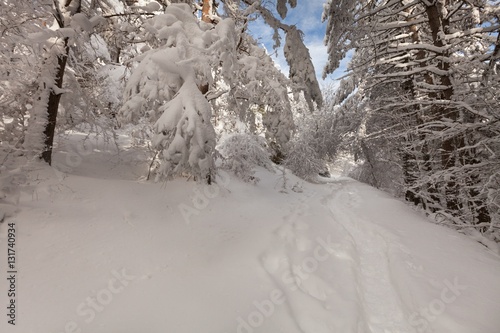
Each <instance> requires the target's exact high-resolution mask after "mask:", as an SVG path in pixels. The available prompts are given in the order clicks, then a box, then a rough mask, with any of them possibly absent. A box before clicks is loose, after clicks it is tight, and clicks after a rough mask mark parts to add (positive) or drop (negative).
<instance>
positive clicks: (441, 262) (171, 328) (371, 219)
mask: <svg viewBox="0 0 500 333" xmlns="http://www.w3.org/2000/svg"><path fill="white" fill-rule="evenodd" d="M82 138H83V136H82V135H81V134H79V133H72V134H71V135H70V136H69V137H68V138H67V139H66V140H65V142H66V144H65V145H59V147H58V148H57V152H56V154H55V159H54V160H55V162H56V167H57V168H58V169H59V170H60V171H55V170H54V169H53V168H50V167H48V166H45V165H42V164H39V165H34V166H32V170H33V171H31V172H30V173H29V175H28V183H29V187H28V186H25V187H23V188H21V194H20V197H19V204H18V208H19V211H18V212H17V213H16V214H15V215H14V216H13V217H9V218H7V219H6V221H4V222H3V223H2V224H0V242H1V250H0V253H2V255H0V262H1V263H2V265H1V267H5V265H4V263H5V260H6V252H7V251H6V230H7V228H6V226H7V223H15V226H16V246H17V269H18V281H17V291H18V294H17V296H16V304H17V306H18V307H17V311H18V312H17V317H16V325H15V326H12V325H8V324H7V319H8V317H6V316H5V314H6V313H7V310H6V306H7V305H6V304H3V305H2V308H3V309H4V310H3V311H4V314H3V315H2V317H3V319H2V320H1V321H0V331H1V332H9V333H10V332H23V333H25V332H37V333H49V332H50V333H53V332H58V333H61V332H92V333H118V332H120V333H137V332H143V333H156V332H158V333H160V332H161V333H164V332H176V333H183V332H186V333H192V332H237V333H254V332H288V333H299V332H302V333H326V332H342V333H368V332H370V333H388V332H391V333H395V332H401V333H403V332H404V333H412V332H426V333H427V332H429V333H431V332H436V333H497V332H498V329H499V327H500V318H499V316H498V314H499V313H500V301H499V299H500V285H499V283H498V281H499V280H498V278H499V276H500V258H499V256H498V255H496V254H494V253H492V252H490V251H489V250H487V249H486V248H485V247H483V246H481V245H480V244H478V243H476V242H474V241H472V240H470V239H469V238H466V237H465V236H463V235H460V234H458V233H456V232H455V231H453V230H449V229H446V228H443V227H440V226H437V225H434V224H432V223H430V222H429V221H428V220H426V219H425V218H423V217H422V216H421V215H419V214H417V213H416V212H414V211H412V210H411V209H410V208H408V207H407V206H406V205H405V204H404V203H402V202H399V201H397V200H395V199H393V198H391V197H390V196H389V195H387V194H385V193H383V192H380V191H378V190H375V189H373V188H371V187H369V186H367V185H364V184H361V183H358V182H355V181H353V180H351V179H349V178H343V177H334V178H331V179H326V178H323V179H321V180H322V182H323V184H304V185H303V186H302V192H301V193H297V192H294V191H288V193H283V191H280V190H281V188H280V177H281V175H280V174H279V173H276V174H275V173H272V172H270V171H268V170H266V169H264V168H257V170H256V176H258V177H259V178H260V180H261V181H260V182H259V183H257V184H256V185H251V184H247V183H245V182H242V181H240V180H238V179H236V178H235V177H234V176H231V175H229V174H228V173H225V172H223V171H221V172H220V174H219V177H218V179H217V183H216V184H214V185H211V186H208V185H198V184H196V183H195V182H192V181H186V180H185V179H182V178H180V179H176V180H174V181H171V182H168V183H152V182H144V181H141V180H140V179H143V178H142V177H144V176H145V175H146V174H147V171H148V166H149V163H150V161H148V159H147V156H148V155H147V154H145V153H143V152H142V151H141V150H139V149H138V148H134V147H130V146H127V145H126V142H127V140H128V139H127V138H124V137H120V138H119V139H120V140H119V141H118V142H119V143H120V146H119V147H120V149H117V146H116V145H114V144H112V143H109V144H106V143H103V142H101V141H99V140H97V141H96V140H87V141H86V147H85V148H82V146H81V145H80V143H79V142H80V141H81V139H82ZM61 171H64V172H61ZM287 177H288V178H289V180H290V181H289V182H288V183H289V184H293V183H296V182H297V181H298V179H297V178H295V177H294V176H293V175H291V174H287ZM2 273H6V272H5V271H4V272H2ZM7 289H8V286H7V280H6V279H5V278H2V279H0V291H1V293H2V294H4V293H6V291H7ZM2 299H4V298H2Z"/></svg>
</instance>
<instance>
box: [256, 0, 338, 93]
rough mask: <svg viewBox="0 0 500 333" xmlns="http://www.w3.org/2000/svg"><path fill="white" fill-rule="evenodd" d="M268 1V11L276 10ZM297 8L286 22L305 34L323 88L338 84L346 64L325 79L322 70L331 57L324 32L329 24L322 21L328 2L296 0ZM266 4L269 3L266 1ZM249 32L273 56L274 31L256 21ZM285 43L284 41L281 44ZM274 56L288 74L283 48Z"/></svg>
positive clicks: (289, 14)
mask: <svg viewBox="0 0 500 333" xmlns="http://www.w3.org/2000/svg"><path fill="white" fill-rule="evenodd" d="M267 2H268V8H273V4H274V3H275V1H273V2H272V3H271V2H269V1H267ZM297 2H298V4H297V7H295V8H293V9H290V8H289V10H288V14H287V17H286V19H285V20H284V21H285V23H286V24H289V25H292V24H294V25H296V26H297V27H298V28H299V29H300V30H302V31H303V32H304V42H305V45H306V46H307V47H308V49H309V52H310V54H311V58H312V61H313V64H314V68H315V70H316V76H317V77H318V81H319V83H320V85H325V84H329V83H332V82H333V83H334V84H335V83H338V82H335V79H336V78H338V77H341V76H342V75H343V71H344V70H345V65H346V64H345V62H346V61H344V63H343V64H341V65H342V66H341V68H339V69H338V70H337V71H336V72H335V73H333V74H330V75H329V76H328V77H327V78H326V80H323V79H322V78H321V76H322V72H323V67H324V66H325V64H326V62H327V60H328V55H327V52H326V46H325V45H324V42H323V41H324V38H325V29H326V23H323V22H321V15H322V13H323V4H324V3H325V0H308V1H297ZM263 3H264V4H265V3H266V1H263ZM250 33H251V34H252V35H253V36H254V37H256V38H257V39H258V40H259V41H260V42H261V43H262V44H263V45H264V46H265V47H266V48H267V50H268V51H269V53H273V52H274V50H273V40H272V35H273V30H272V29H271V28H269V27H268V26H267V25H266V24H265V23H264V22H263V21H262V20H257V21H255V22H253V23H252V24H251V25H250ZM282 44H284V39H283V41H282ZM276 55H277V56H275V55H274V54H273V59H274V61H275V62H276V63H277V65H278V66H279V68H281V69H282V71H283V72H284V73H285V74H286V75H288V65H287V63H286V60H285V57H284V55H283V49H282V48H280V49H279V50H278V51H277V52H276Z"/></svg>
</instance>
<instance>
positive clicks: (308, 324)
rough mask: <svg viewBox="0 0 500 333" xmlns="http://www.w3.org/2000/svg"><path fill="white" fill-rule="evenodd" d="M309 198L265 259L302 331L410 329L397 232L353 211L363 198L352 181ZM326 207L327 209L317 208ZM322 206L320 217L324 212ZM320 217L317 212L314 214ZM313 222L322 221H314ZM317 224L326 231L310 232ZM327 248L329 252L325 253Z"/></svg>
mask: <svg viewBox="0 0 500 333" xmlns="http://www.w3.org/2000/svg"><path fill="white" fill-rule="evenodd" d="M330 187H331V189H332V191H331V193H329V194H327V195H325V196H324V197H323V198H321V199H320V202H321V204H322V205H323V207H321V206H317V207H312V206H310V205H309V201H311V202H312V200H311V199H312V198H313V197H315V193H305V194H306V196H305V198H302V199H301V200H300V201H299V202H298V203H297V204H296V205H294V207H295V208H294V209H293V210H292V212H291V213H290V214H288V215H286V216H284V217H283V221H284V224H283V225H282V226H281V227H280V228H278V230H276V232H275V234H276V238H277V240H276V242H275V244H273V246H272V247H271V248H270V249H269V250H268V251H267V252H266V253H265V254H264V255H263V256H262V264H263V266H264V268H265V269H266V271H267V272H268V273H269V274H270V276H271V278H272V279H273V281H274V282H275V284H276V286H277V288H279V289H280V290H282V291H283V292H284V294H285V295H286V298H287V302H286V304H287V306H288V307H289V311H290V312H291V317H292V318H293V319H294V320H295V322H296V325H297V327H298V329H299V330H300V331H301V332H304V333H328V332H343V333H410V332H415V330H414V328H413V327H411V326H410V325H409V324H408V321H407V318H408V316H407V314H406V313H405V311H404V310H403V307H402V303H401V300H400V298H399V295H398V293H397V291H396V290H395V288H394V286H393V284H392V282H391V274H390V267H389V264H390V263H389V260H390V258H389V256H388V248H389V242H390V243H391V246H398V244H397V241H396V240H395V239H394V236H392V235H391V234H389V233H388V232H386V231H384V230H383V229H382V228H381V227H379V226H377V225H375V224H373V223H371V222H370V221H369V220H368V219H366V217H363V216H360V215H359V214H358V215H357V214H356V208H357V207H360V206H361V205H362V204H363V202H362V199H361V197H360V196H359V195H358V193H356V189H355V188H353V187H349V182H348V181H338V182H336V183H333V184H331V185H330ZM325 209H326V210H327V211H329V213H326V214H324V212H321V211H320V212H319V213H317V214H315V212H316V211H318V210H325ZM321 213H323V214H322V215H323V216H326V217H323V218H321ZM315 218H317V219H315ZM312 223H323V224H325V225H324V226H321V227H320V228H317V227H315V228H311V227H310V224H312ZM317 229H320V230H324V231H326V232H325V233H324V234H313V230H316V231H315V232H316V233H318V231H317ZM326 253H328V258H325V254H326Z"/></svg>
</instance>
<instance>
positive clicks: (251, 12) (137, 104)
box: [0, 0, 500, 244]
mask: <svg viewBox="0 0 500 333" xmlns="http://www.w3.org/2000/svg"><path fill="white" fill-rule="evenodd" d="M0 4H1V6H0V22H1V25H0V31H1V35H0V109H1V116H0V203H1V205H2V209H3V210H4V211H5V212H3V213H1V214H2V217H1V218H2V219H3V215H5V214H6V212H7V211H8V206H9V205H10V206H12V205H16V203H17V201H18V197H19V195H20V194H19V193H20V191H21V190H20V189H22V188H23V186H24V187H29V184H28V179H27V178H26V176H25V175H26V174H27V173H28V172H29V171H30V170H32V168H33V165H36V163H40V161H41V163H46V164H49V165H52V167H53V168H56V169H58V170H59V171H60V172H65V169H64V167H65V166H64V165H57V163H54V160H53V158H52V157H53V155H54V154H56V153H57V149H58V144H57V143H58V142H59V143H61V142H64V140H65V137H66V135H67V133H68V132H69V131H72V130H78V131H81V132H84V133H87V134H88V135H98V136H101V137H102V138H104V139H105V140H107V141H109V142H114V140H115V138H116V136H117V133H122V134H123V133H125V134H126V135H127V136H129V137H130V138H132V140H133V142H134V144H135V145H137V146H140V147H142V149H143V150H144V151H145V152H146V153H147V154H148V159H149V170H147V177H148V179H149V180H150V181H157V182H164V181H167V182H168V181H170V180H171V179H175V178H178V177H187V178H189V179H190V180H193V181H196V182H198V183H205V184H213V183H217V180H218V174H219V171H220V170H226V171H228V172H230V173H232V174H235V175H236V176H237V177H239V178H240V179H242V180H244V181H246V182H249V183H257V182H258V181H259V177H257V176H256V174H255V171H254V169H255V167H264V168H268V169H272V168H273V165H278V166H279V167H280V168H286V169H288V170H290V171H291V172H293V173H294V174H295V175H296V176H298V177H300V178H302V179H304V180H305V181H309V182H315V179H316V178H317V176H318V174H320V173H321V174H323V175H325V174H327V170H328V166H329V165H332V164H335V163H336V162H338V161H340V160H343V159H350V160H351V161H352V165H353V166H352V168H350V169H349V170H347V171H348V172H349V176H350V177H352V178H355V179H357V180H360V181H362V182H365V183H367V184H369V185H371V186H373V187H376V188H379V189H382V190H384V191H387V192H389V193H390V194H391V195H393V196H395V197H397V198H401V199H403V200H406V202H407V203H408V205H411V206H414V207H415V209H417V210H419V211H421V212H424V213H425V214H427V216H428V217H429V218H431V219H432V220H433V221H434V222H435V223H437V224H441V225H446V226H448V227H450V228H453V229H456V230H458V231H460V232H461V233H464V234H466V235H469V236H471V237H473V238H474V239H476V240H478V241H480V242H482V243H485V244H486V243H487V242H499V241H500V94H499V91H500V74H499V72H498V71H499V70H500V67H499V66H500V20H499V17H500V4H499V1H487V0H380V1H379V0H377V1H372V0H358V1H336V0H326V1H325V3H324V11H323V16H322V17H318V18H317V22H318V24H321V22H325V23H326V35H325V39H324V41H325V44H326V46H327V52H328V62H327V65H326V66H325V68H324V69H323V76H324V77H328V75H331V73H332V72H333V71H335V70H336V69H337V68H338V67H339V65H340V62H341V61H342V60H344V59H348V60H349V65H348V70H347V71H346V73H345V74H344V75H343V77H342V79H341V81H340V82H339V85H338V88H336V89H333V88H332V87H320V84H319V83H318V78H317V77H316V74H315V69H314V66H313V63H312V61H311V56H310V52H309V50H308V49H307V47H306V46H305V42H304V38H305V36H304V34H303V32H302V31H300V29H298V28H297V27H296V26H295V25H292V24H288V23H285V18H286V16H287V14H288V13H289V12H290V11H293V10H294V8H295V7H296V5H297V0H276V1H257V0H220V1H216V0H203V1H189V0H184V1H182V0H179V1H175V0H156V1H149V0H140V1H135V0H52V1H51V0H0ZM256 20H261V21H262V22H263V23H264V24H266V25H267V26H268V27H269V28H270V29H272V31H273V32H274V35H273V41H272V43H273V44H274V47H275V48H282V49H283V52H284V57H285V59H286V61H287V63H288V65H289V73H287V75H286V74H284V73H283V72H282V71H281V70H280V69H278V68H277V67H276V65H275V63H274V60H273V57H272V55H270V52H272V50H266V49H265V48H264V47H263V44H262V42H260V41H259V36H253V35H252V34H251V33H250V30H249V26H250V25H251V24H252V23H253V22H255V21H256Z"/></svg>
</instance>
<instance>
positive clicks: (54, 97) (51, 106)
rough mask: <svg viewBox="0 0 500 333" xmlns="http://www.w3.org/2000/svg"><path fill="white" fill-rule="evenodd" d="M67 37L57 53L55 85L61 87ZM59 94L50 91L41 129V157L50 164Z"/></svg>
mask: <svg viewBox="0 0 500 333" xmlns="http://www.w3.org/2000/svg"><path fill="white" fill-rule="evenodd" d="M68 52H69V47H68V39H65V40H64V54H61V55H59V57H58V58H57V72H56V76H55V83H56V87H58V88H62V84H63V77H64V70H65V69H66V62H67V59H68ZM60 100H61V94H56V93H55V92H54V90H51V91H50V94H49V102H48V105H47V114H48V122H47V125H46V127H45V130H44V131H43V134H44V135H45V142H44V149H43V152H42V155H41V158H42V159H43V160H44V161H45V162H47V163H48V164H49V165H51V164H52V146H53V145H54V134H55V129H56V121H57V112H58V110H59V101H60Z"/></svg>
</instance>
